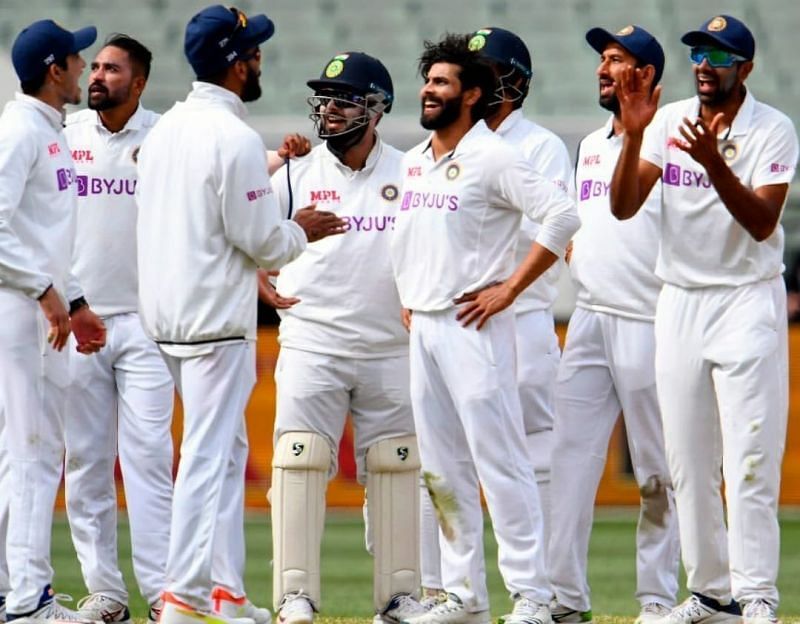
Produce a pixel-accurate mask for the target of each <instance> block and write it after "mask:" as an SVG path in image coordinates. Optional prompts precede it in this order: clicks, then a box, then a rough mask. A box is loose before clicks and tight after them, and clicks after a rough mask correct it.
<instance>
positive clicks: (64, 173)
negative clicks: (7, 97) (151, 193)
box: [0, 20, 105, 622]
mask: <svg viewBox="0 0 800 624" xmlns="http://www.w3.org/2000/svg"><path fill="white" fill-rule="evenodd" d="M96 36H97V31H96V29H95V28H94V27H93V26H88V27H86V28H83V29H81V30H78V31H76V32H70V31H68V30H65V29H63V28H62V27H60V26H58V25H57V24H56V23H55V22H53V21H52V20H41V21H38V22H34V23H33V24H31V25H30V26H28V27H27V28H25V29H24V30H23V31H22V32H21V33H19V35H18V36H17V38H16V39H15V41H14V44H13V47H12V50H11V59H12V62H13V65H14V70H15V72H16V74H17V77H18V78H19V81H20V88H21V91H22V93H17V94H16V95H15V97H14V100H13V101H11V102H9V103H8V104H7V105H6V107H5V109H4V111H3V114H2V117H0V311H2V314H3V318H4V322H3V325H2V329H0V370H2V371H3V373H2V375H0V397H2V406H1V407H0V410H1V411H2V413H3V420H4V423H3V431H2V432H0V437H3V438H5V439H4V445H5V449H6V457H7V461H8V474H7V475H6V476H5V477H4V478H3V497H6V496H7V497H8V499H7V500H8V505H9V512H8V525H7V540H6V549H5V557H6V559H7V564H8V583H7V584H6V585H7V587H0V589H2V590H3V591H4V592H5V591H7V592H8V593H7V594H5V596H4V599H5V600H4V601H3V602H4V607H5V614H4V619H5V620H6V621H10V620H14V619H19V618H27V619H28V620H29V621H34V622H35V621H45V620H52V619H58V620H76V619H79V615H78V614H77V613H76V612H75V611H72V610H69V609H66V608H65V607H63V606H61V605H60V604H59V603H58V602H57V601H56V599H55V597H54V596H55V595H54V593H53V590H52V589H51V587H50V583H51V580H52V577H53V569H52V567H51V566H50V534H51V529H52V519H53V505H54V503H55V497H56V492H57V490H58V486H59V483H60V481H61V471H62V465H63V459H64V415H63V412H62V410H63V407H64V404H65V401H66V388H67V382H68V368H67V352H65V351H63V349H64V346H65V345H66V344H67V339H68V337H69V334H70V330H71V331H72V332H74V334H75V338H76V348H77V349H78V350H79V351H80V352H81V353H82V354H89V353H93V352H96V351H97V350H98V349H100V348H101V347H102V346H103V344H104V342H105V328H104V326H103V323H102V321H101V320H100V318H99V317H98V316H97V315H95V314H94V312H92V311H91V309H90V308H89V307H88V304H87V302H86V299H85V298H84V295H83V291H82V290H81V288H80V285H79V283H78V281H77V280H76V279H75V278H74V276H72V275H71V273H70V259H71V256H72V249H73V243H74V234H75V192H76V188H75V186H76V178H75V170H74V168H73V165H72V159H71V157H70V153H69V149H68V147H67V143H66V141H65V139H64V134H63V132H62V120H63V115H64V105H65V104H77V103H78V102H80V99H81V89H80V86H79V84H78V80H79V78H80V75H81V73H82V72H83V69H84V67H85V66H86V63H85V61H84V60H83V58H82V57H81V55H80V51H81V50H83V49H85V48H87V47H88V46H90V45H91V44H92V43H93V42H94V40H95V38H96ZM3 538H4V539H5V538H6V535H3ZM0 580H2V579H0ZM4 584H5V583H4Z"/></svg>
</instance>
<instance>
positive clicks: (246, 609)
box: [211, 587, 272, 624]
mask: <svg viewBox="0 0 800 624" xmlns="http://www.w3.org/2000/svg"><path fill="white" fill-rule="evenodd" d="M211 610H212V611H213V612H214V613H218V614H219V615H224V616H227V617H234V618H241V617H246V618H250V619H251V620H253V621H254V622H255V623H256V624H271V623H272V614H271V613H270V612H269V609H262V608H261V607H257V606H255V605H254V604H253V603H252V602H250V601H249V600H248V599H247V596H239V597H237V596H234V595H233V594H232V593H230V592H229V591H228V590H227V589H225V588H224V587H215V588H214V589H213V590H212V591H211Z"/></svg>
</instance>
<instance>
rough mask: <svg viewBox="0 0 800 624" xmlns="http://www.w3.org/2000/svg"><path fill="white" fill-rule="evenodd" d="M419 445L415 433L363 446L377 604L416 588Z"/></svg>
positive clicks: (380, 606)
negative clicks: (366, 447) (365, 454)
mask: <svg viewBox="0 0 800 624" xmlns="http://www.w3.org/2000/svg"><path fill="white" fill-rule="evenodd" d="M419 470H420V461H419V450H418V448H417V437H416V436H403V437H399V438H390V439H388V440H382V441H380V442H378V443H377V444H374V445H373V446H371V447H370V448H369V449H368V450H367V495H368V501H369V506H368V513H369V520H370V527H371V529H372V531H371V532H372V542H373V549H374V592H373V597H374V600H375V609H376V610H378V611H380V610H381V609H383V607H385V606H386V603H388V602H389V600H390V599H391V597H392V596H394V595H395V594H400V593H405V594H412V595H413V594H416V593H417V591H418V590H419V584H420V576H419Z"/></svg>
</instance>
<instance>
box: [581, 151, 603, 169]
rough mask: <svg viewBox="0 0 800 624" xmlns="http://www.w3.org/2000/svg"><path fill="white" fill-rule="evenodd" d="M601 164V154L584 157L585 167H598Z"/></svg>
mask: <svg viewBox="0 0 800 624" xmlns="http://www.w3.org/2000/svg"><path fill="white" fill-rule="evenodd" d="M599 164H600V154H590V155H589V156H584V157H583V166H584V167H596V166H597V165H599Z"/></svg>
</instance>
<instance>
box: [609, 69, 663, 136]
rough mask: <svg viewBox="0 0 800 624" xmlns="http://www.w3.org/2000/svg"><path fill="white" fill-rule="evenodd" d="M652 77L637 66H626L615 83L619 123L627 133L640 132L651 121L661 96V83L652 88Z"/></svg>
mask: <svg viewBox="0 0 800 624" xmlns="http://www.w3.org/2000/svg"><path fill="white" fill-rule="evenodd" d="M652 85H653V80H652V78H647V77H645V74H644V72H643V71H642V69H641V68H639V67H627V68H626V69H625V70H623V72H622V76H620V79H619V81H618V84H617V88H616V94H617V99H618V100H619V109H620V123H621V124H622V127H623V129H624V130H625V132H627V133H628V134H641V133H643V132H644V129H645V128H646V127H647V126H648V125H649V124H650V122H651V121H653V116H654V115H655V114H656V110H658V100H659V99H660V98H661V85H659V86H657V87H656V88H655V89H653V88H652Z"/></svg>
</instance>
